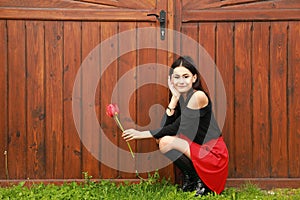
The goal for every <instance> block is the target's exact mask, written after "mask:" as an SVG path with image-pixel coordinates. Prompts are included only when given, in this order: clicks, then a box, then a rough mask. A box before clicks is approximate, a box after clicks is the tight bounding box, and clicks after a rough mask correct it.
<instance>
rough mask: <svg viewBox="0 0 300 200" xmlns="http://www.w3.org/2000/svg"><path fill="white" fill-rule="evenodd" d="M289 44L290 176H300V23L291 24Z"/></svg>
mask: <svg viewBox="0 0 300 200" xmlns="http://www.w3.org/2000/svg"><path fill="white" fill-rule="evenodd" d="M288 37H289V41H288V42H289V43H288V47H289V49H288V112H289V113H288V120H289V121H288V122H289V130H288V150H289V151H288V152H289V176H290V177H293V178H296V177H299V176H300V170H299V166H300V158H299V153H300V145H299V144H300V124H299V121H300V100H299V98H300V68H299V66H300V43H299V38H300V23H299V22H289V36H288Z"/></svg>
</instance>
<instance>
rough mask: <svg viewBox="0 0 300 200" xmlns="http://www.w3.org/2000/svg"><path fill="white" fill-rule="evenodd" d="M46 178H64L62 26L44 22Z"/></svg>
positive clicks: (57, 23)
mask: <svg viewBox="0 0 300 200" xmlns="http://www.w3.org/2000/svg"><path fill="white" fill-rule="evenodd" d="M45 58H46V60H47V62H45V79H46V83H45V84H46V102H45V103H46V108H45V109H46V135H45V144H46V166H47V167H46V178H63V138H64V136H63V23H62V22H55V21H48V22H45Z"/></svg>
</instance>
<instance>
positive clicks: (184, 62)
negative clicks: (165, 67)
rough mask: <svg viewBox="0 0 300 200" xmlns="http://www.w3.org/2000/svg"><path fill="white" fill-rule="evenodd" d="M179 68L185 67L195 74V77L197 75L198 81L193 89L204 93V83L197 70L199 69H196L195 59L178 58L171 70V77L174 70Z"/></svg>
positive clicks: (187, 57)
mask: <svg viewBox="0 0 300 200" xmlns="http://www.w3.org/2000/svg"><path fill="white" fill-rule="evenodd" d="M179 66H183V67H185V68H187V69H188V70H189V71H190V72H191V73H192V74H193V76H194V75H195V74H196V75H197V79H196V81H195V82H194V83H193V89H195V90H201V91H204V88H203V87H202V83H201V77H200V73H199V71H198V70H197V67H196V65H195V63H194V61H193V59H192V58H191V57H189V56H180V57H179V58H177V59H176V60H175V61H174V62H173V64H172V65H171V69H170V71H169V76H171V75H172V74H173V72H174V69H175V68H176V67H179Z"/></svg>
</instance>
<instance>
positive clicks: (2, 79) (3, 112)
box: [0, 20, 8, 179]
mask: <svg viewBox="0 0 300 200" xmlns="http://www.w3.org/2000/svg"><path fill="white" fill-rule="evenodd" d="M0 38H3V40H1V41H0V52H2V53H1V54H0V91H1V93H0V137H1V139H0V155H3V156H1V157H0V179H5V178H7V177H6V176H7V173H6V167H7V163H6V158H7V108H8V101H7V69H8V68H7V56H6V55H7V28H6V21H5V20H0Z"/></svg>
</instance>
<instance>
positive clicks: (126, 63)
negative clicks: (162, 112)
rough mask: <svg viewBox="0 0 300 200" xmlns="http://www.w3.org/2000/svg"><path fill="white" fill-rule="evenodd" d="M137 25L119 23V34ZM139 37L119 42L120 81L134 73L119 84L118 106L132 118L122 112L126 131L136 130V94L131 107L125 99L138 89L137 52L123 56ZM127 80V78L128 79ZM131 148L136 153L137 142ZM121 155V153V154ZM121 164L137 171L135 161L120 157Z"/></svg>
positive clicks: (129, 175) (122, 145)
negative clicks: (126, 110) (124, 82)
mask: <svg viewBox="0 0 300 200" xmlns="http://www.w3.org/2000/svg"><path fill="white" fill-rule="evenodd" d="M136 26H137V23H135V22H128V23H119V32H120V33H122V32H123V31H129V30H134V29H136ZM136 38H137V36H136V35H135V36H133V37H127V40H126V41H125V40H119V66H118V79H120V78H122V77H123V76H124V75H125V74H126V73H127V72H129V71H134V72H133V73H132V75H133V76H132V77H131V78H130V79H129V80H128V81H127V82H126V84H118V105H119V106H120V109H121V108H125V109H129V114H130V116H127V115H124V110H123V112H122V110H121V111H120V120H121V122H122V124H123V126H124V128H125V129H128V128H135V122H136V116H137V114H136V101H137V100H136V92H134V93H132V96H131V97H130V101H129V105H127V101H128V100H127V99H124V97H125V96H127V95H128V93H129V92H132V91H134V90H135V89H136V78H135V75H136V73H135V67H136V62H137V61H136V56H137V52H136V51H131V52H128V53H126V54H123V53H124V52H125V50H126V49H135V48H136V44H137V41H136ZM126 79H127V78H126ZM118 139H119V148H121V149H123V150H125V151H128V146H127V143H126V142H125V141H124V140H123V139H122V137H118ZM130 146H131V148H132V150H133V152H136V141H131V142H130ZM119 155H120V152H119ZM118 159H119V163H120V165H123V166H125V167H126V169H128V170H132V171H133V172H134V171H135V168H136V165H135V159H131V158H130V160H125V159H124V157H123V156H119V158H118ZM119 176H120V178H135V174H134V173H126V172H122V171H120V172H119Z"/></svg>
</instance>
